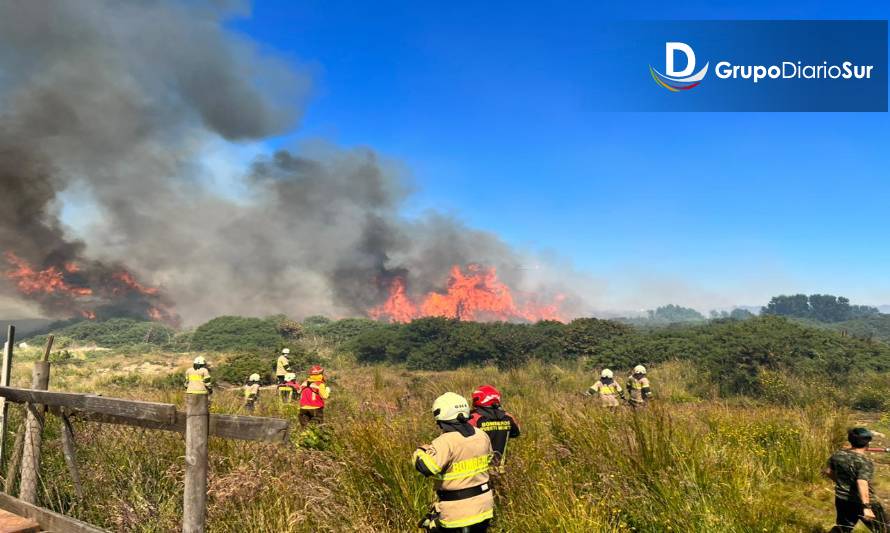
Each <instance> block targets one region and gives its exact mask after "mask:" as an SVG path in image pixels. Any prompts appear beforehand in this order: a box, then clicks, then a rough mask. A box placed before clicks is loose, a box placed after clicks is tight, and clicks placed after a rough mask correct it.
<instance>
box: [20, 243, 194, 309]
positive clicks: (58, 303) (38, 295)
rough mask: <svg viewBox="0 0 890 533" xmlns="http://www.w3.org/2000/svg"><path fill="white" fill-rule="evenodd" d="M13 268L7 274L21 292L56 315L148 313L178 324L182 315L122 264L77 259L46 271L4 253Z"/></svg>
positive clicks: (154, 289)
mask: <svg viewBox="0 0 890 533" xmlns="http://www.w3.org/2000/svg"><path fill="white" fill-rule="evenodd" d="M4 257H5V259H6V261H7V262H8V263H9V265H10V267H11V268H10V269H9V270H7V271H6V272H4V275H5V276H6V278H7V279H8V280H10V281H11V282H12V283H13V284H14V285H15V287H16V289H18V291H19V292H20V293H22V294H24V295H26V296H29V297H31V298H33V299H35V300H37V301H39V302H40V303H41V304H42V305H43V306H45V307H46V308H47V309H48V310H49V312H50V313H52V314H55V315H67V316H77V315H80V316H82V317H84V318H87V319H89V320H95V319H96V318H97V316H103V317H109V316H121V315H122V314H123V315H124V316H127V315H129V316H144V317H146V318H149V319H151V320H157V321H163V322H167V323H171V324H173V323H177V322H178V320H179V318H178V316H177V315H176V314H175V313H174V312H173V311H172V310H170V308H169V307H168V306H167V305H166V300H165V299H164V298H163V296H162V295H161V294H160V289H158V288H157V287H149V286H146V285H143V284H141V283H139V282H138V281H137V280H136V278H134V277H133V275H132V274H130V273H129V272H127V271H126V270H123V269H121V268H120V267H119V266H106V265H103V264H102V263H89V264H88V265H87V266H86V267H82V266H81V265H80V264H78V263H75V262H65V263H60V264H59V266H55V265H53V266H49V267H47V268H44V269H42V270H40V269H36V268H34V267H32V266H31V265H30V264H29V263H28V261H26V260H25V259H23V258H21V257H19V256H18V255H16V254H15V253H14V252H11V251H7V252H6V253H4Z"/></svg>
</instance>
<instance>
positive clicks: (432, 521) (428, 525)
mask: <svg viewBox="0 0 890 533" xmlns="http://www.w3.org/2000/svg"><path fill="white" fill-rule="evenodd" d="M433 416H434V417H435V418H436V424H437V425H438V426H439V429H441V430H442V434H441V435H439V436H438V437H436V438H435V439H434V440H433V442H432V443H431V444H428V445H425V446H421V447H419V448H418V449H417V450H416V451H415V452H414V467H415V468H416V469H417V470H418V471H419V472H420V473H421V474H423V475H424V476H427V477H432V478H434V479H435V480H436V494H437V495H438V501H437V502H436V503H435V504H434V505H433V509H432V511H431V512H430V514H429V515H427V517H426V518H424V520H423V521H422V522H421V523H420V524H419V525H420V527H421V529H425V530H427V531H434V532H446V531H460V532H462V533H471V532H472V533H476V532H485V531H488V526H489V524H490V523H491V519H492V517H493V515H494V494H493V493H492V492H491V485H490V484H489V479H488V469H489V464H490V462H491V454H492V451H491V441H490V440H489V438H488V435H486V433H485V432H484V431H482V430H480V429H477V428H475V427H473V426H472V425H470V423H469V419H470V405H469V404H468V403H467V400H466V398H464V397H463V396H460V395H458V394H455V393H453V392H446V393H445V394H443V395H442V396H439V397H438V398H436V401H435V402H434V403H433Z"/></svg>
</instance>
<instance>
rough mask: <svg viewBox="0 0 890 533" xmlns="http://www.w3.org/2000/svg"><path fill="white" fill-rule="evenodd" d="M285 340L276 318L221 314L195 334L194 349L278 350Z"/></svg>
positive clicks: (198, 329) (192, 342)
mask: <svg viewBox="0 0 890 533" xmlns="http://www.w3.org/2000/svg"><path fill="white" fill-rule="evenodd" d="M283 342H284V339H282V337H281V335H279V334H278V321H277V320H275V319H274V318H271V319H269V318H266V319H263V318H250V317H241V316H221V317H218V318H214V319H213V320H211V321H209V322H207V323H205V324H202V325H200V326H198V328H197V329H196V330H195V332H194V334H193V335H192V337H191V349H192V350H194V351H246V350H269V351H275V350H277V349H278V348H279V347H280V346H281V345H282V343H283Z"/></svg>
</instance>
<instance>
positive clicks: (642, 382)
mask: <svg viewBox="0 0 890 533" xmlns="http://www.w3.org/2000/svg"><path fill="white" fill-rule="evenodd" d="M627 392H628V393H629V394H630V405H631V406H632V407H643V406H645V405H646V404H647V403H649V398H651V397H652V389H651V388H650V386H649V378H647V377H646V367H645V366H643V365H637V366H635V367H634V372H633V374H631V375H630V377H628V378H627Z"/></svg>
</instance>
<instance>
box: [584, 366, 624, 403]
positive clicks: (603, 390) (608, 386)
mask: <svg viewBox="0 0 890 533" xmlns="http://www.w3.org/2000/svg"><path fill="white" fill-rule="evenodd" d="M587 394H589V395H591V396H599V398H600V402H601V403H602V405H603V406H604V407H612V408H614V407H618V406H619V405H621V404H620V403H619V402H618V397H620V398H621V399H622V400H623V399H624V391H623V390H622V389H621V385H619V384H618V382H617V381H615V379H614V374H613V373H612V371H611V370H609V369H608V368H604V369H603V371H602V372H600V379H599V381H597V382H596V383H594V384H593V386H591V387H590V389H588V390H587Z"/></svg>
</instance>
